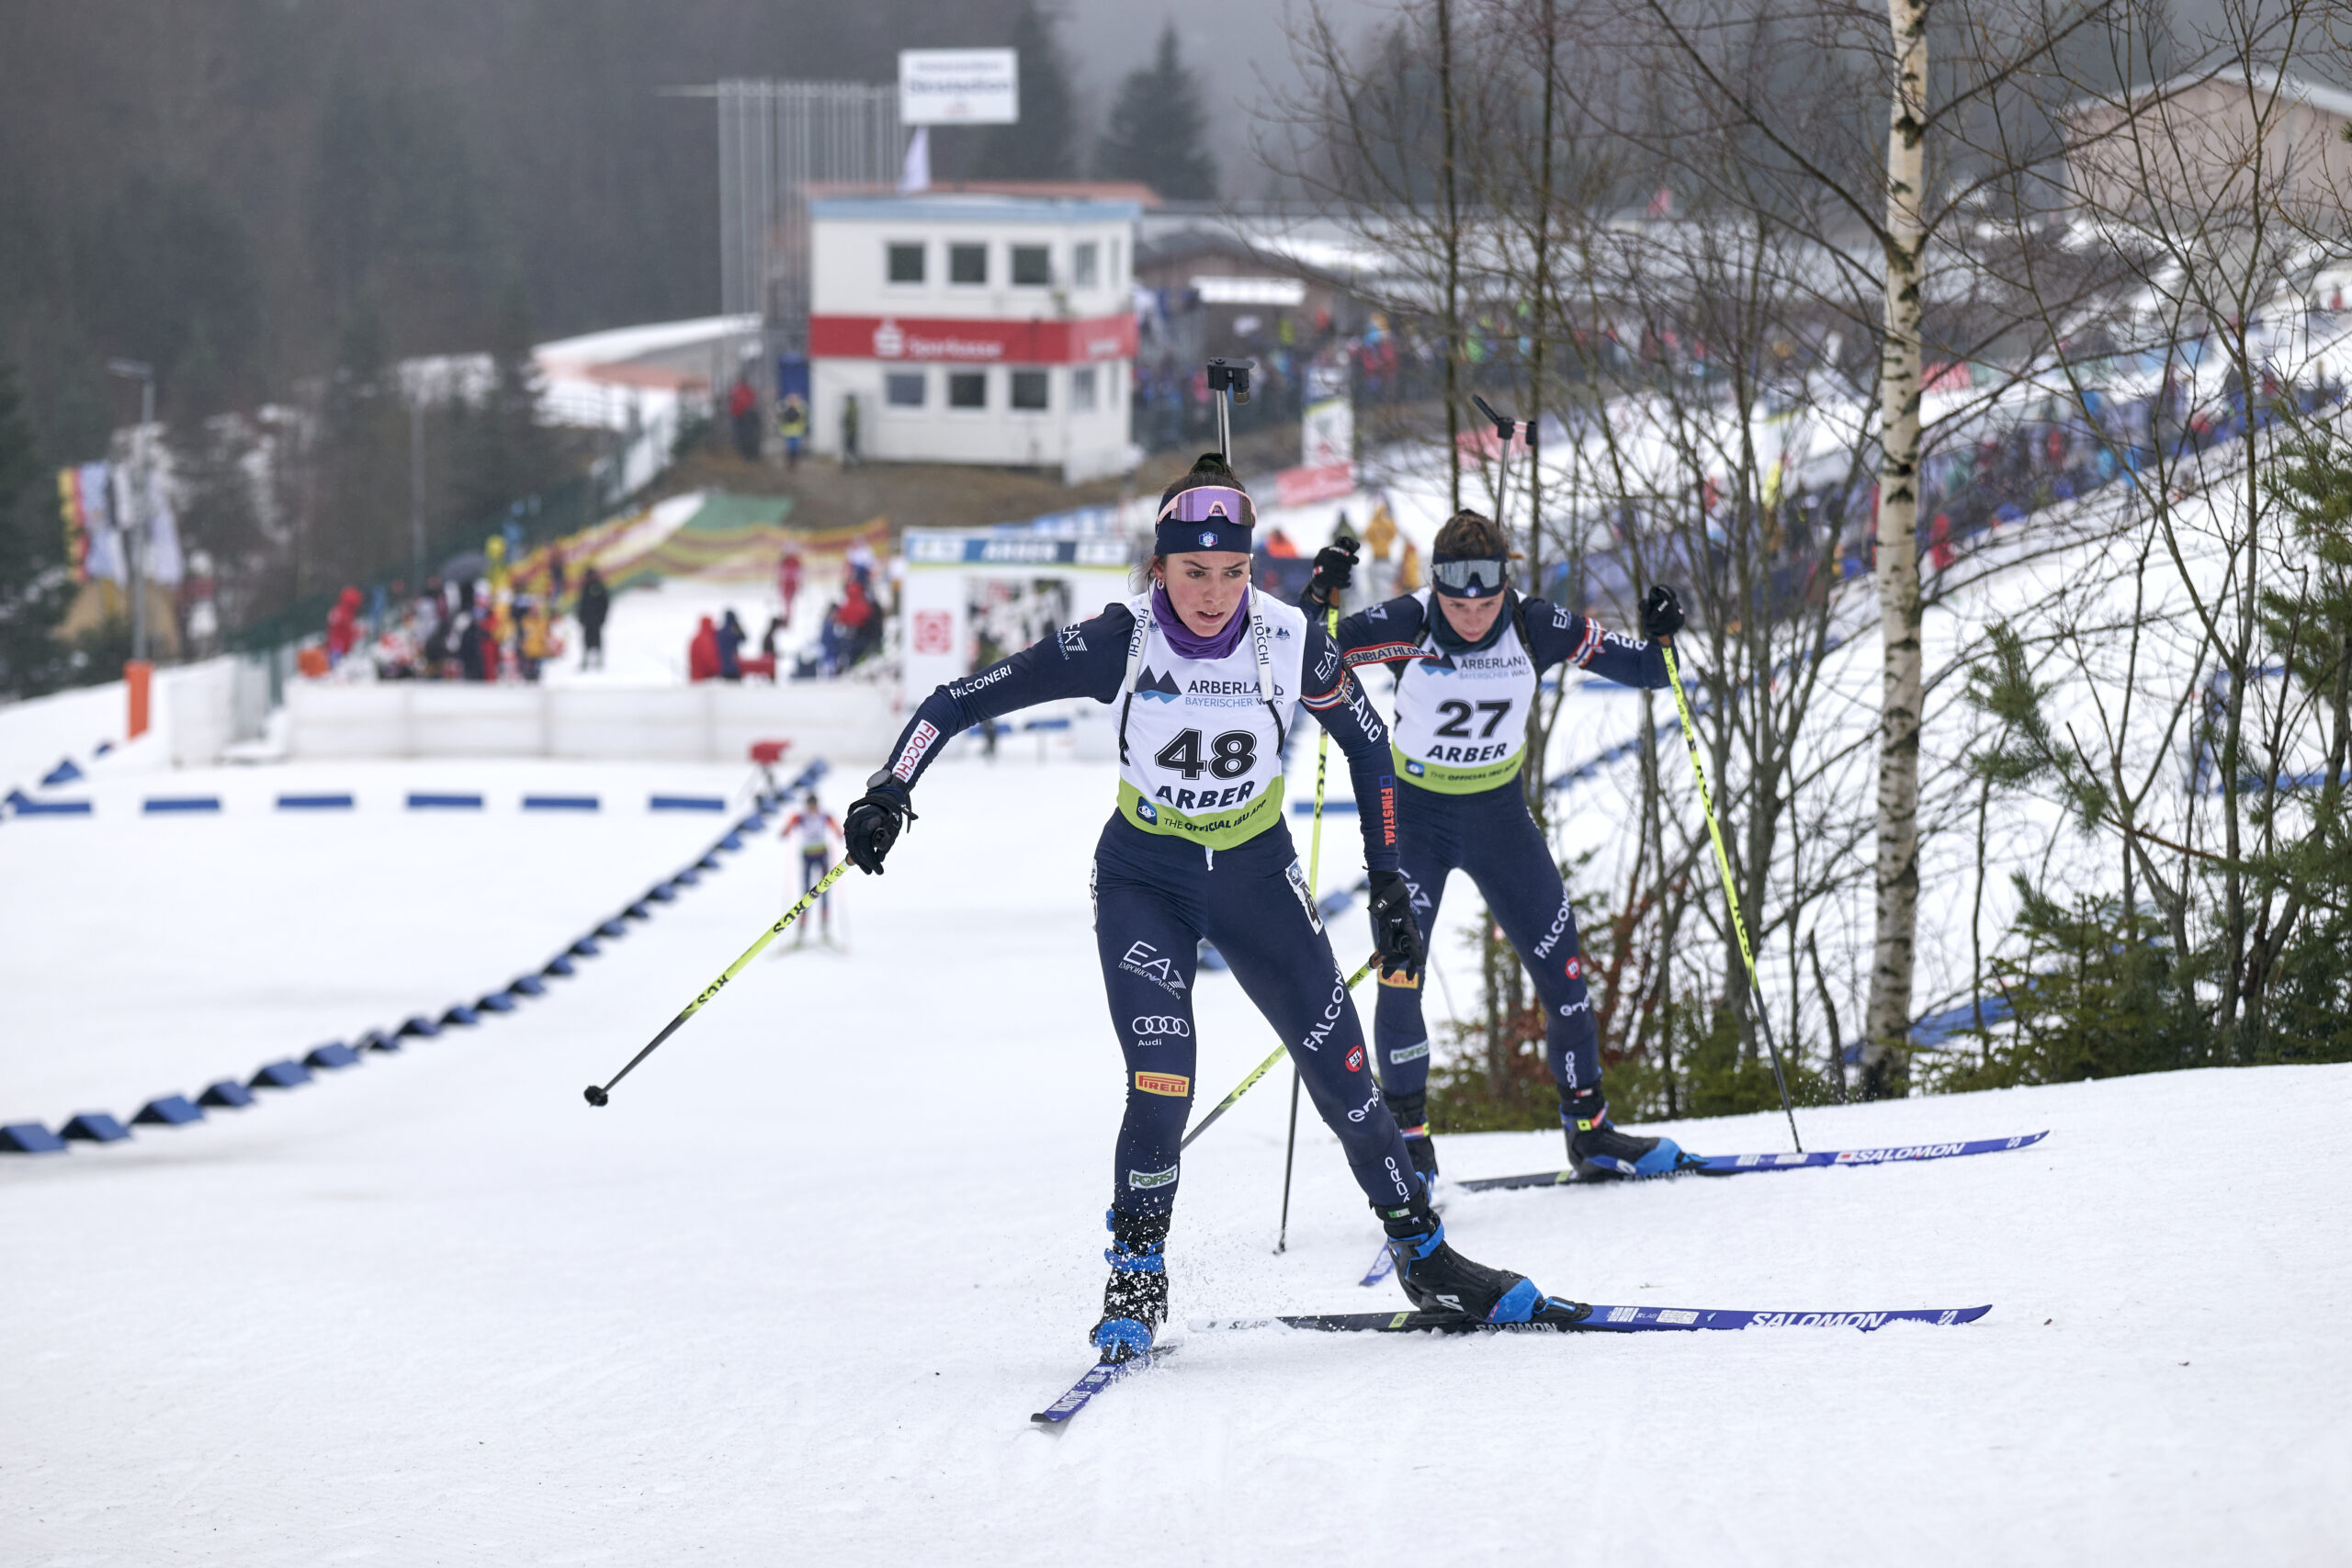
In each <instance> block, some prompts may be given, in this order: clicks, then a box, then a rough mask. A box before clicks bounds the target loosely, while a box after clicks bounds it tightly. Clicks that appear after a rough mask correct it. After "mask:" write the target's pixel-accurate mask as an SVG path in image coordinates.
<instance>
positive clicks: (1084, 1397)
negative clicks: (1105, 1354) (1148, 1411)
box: [1029, 1345, 1176, 1427]
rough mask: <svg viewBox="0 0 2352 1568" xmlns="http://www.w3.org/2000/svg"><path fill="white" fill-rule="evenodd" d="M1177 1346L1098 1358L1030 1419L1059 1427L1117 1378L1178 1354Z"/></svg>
mask: <svg viewBox="0 0 2352 1568" xmlns="http://www.w3.org/2000/svg"><path fill="white" fill-rule="evenodd" d="M1175 1350H1176V1347H1174V1346H1173V1345H1162V1346H1159V1347H1156V1348H1153V1349H1150V1350H1148V1351H1146V1352H1145V1353H1144V1354H1142V1355H1140V1356H1136V1357H1135V1358H1133V1359H1129V1360H1125V1361H1097V1362H1095V1363H1094V1365H1093V1366H1092V1367H1091V1368H1089V1369H1088V1370H1087V1373H1086V1375H1085V1376H1084V1377H1082V1378H1080V1379H1079V1380H1078V1381H1077V1382H1074V1383H1072V1384H1070V1385H1069V1393H1065V1394H1063V1395H1062V1396H1061V1397H1060V1398H1059V1399H1057V1400H1055V1401H1054V1402H1053V1403H1052V1404H1048V1405H1046V1408H1044V1409H1043V1410H1040V1411H1038V1412H1036V1413H1035V1415H1033V1416H1030V1417H1029V1419H1030V1420H1032V1421H1035V1422H1036V1423H1037V1424H1038V1425H1040V1426H1043V1427H1058V1426H1060V1425H1061V1424H1062V1423H1063V1422H1065V1421H1067V1420H1069V1418H1070V1417H1071V1416H1075V1415H1077V1414H1078V1413H1079V1412H1080V1411H1081V1410H1083V1409H1085V1408H1086V1404H1087V1401H1089V1400H1091V1399H1092V1398H1093V1397H1094V1396H1095V1395H1096V1394H1098V1393H1102V1392H1103V1390H1104V1389H1106V1388H1109V1387H1110V1386H1111V1385H1112V1384H1113V1383H1114V1382H1118V1381H1119V1380H1120V1379H1121V1378H1123V1377H1125V1376H1126V1375H1127V1374H1128V1373H1130V1372H1139V1371H1143V1370H1144V1369H1145V1368H1146V1367H1148V1366H1150V1365H1151V1364H1152V1363H1154V1362H1155V1361H1159V1360H1160V1359H1164V1358H1166V1357H1168V1356H1171V1355H1173V1354H1175Z"/></svg>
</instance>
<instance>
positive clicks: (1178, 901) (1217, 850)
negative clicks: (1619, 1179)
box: [842, 454, 1549, 1361]
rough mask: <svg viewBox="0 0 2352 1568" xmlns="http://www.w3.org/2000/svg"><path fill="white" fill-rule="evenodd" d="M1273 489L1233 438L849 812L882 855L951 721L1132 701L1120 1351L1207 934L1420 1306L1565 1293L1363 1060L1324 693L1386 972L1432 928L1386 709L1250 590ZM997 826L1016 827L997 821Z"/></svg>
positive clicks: (1123, 723)
mask: <svg viewBox="0 0 2352 1568" xmlns="http://www.w3.org/2000/svg"><path fill="white" fill-rule="evenodd" d="M1255 520H1256V509H1255V507H1254V506H1253V505H1252V503H1251V502H1250V497H1249V495H1248V494H1247V493H1246V492H1245V491H1242V490H1241V488H1240V487H1239V484H1238V481H1237V480H1236V479H1234V477H1233V472H1232V470H1231V469H1230V468H1227V467H1226V465H1225V463H1224V462H1223V460H1222V459H1220V458H1218V457H1216V456H1215V455H1214V454H1211V455H1209V456H1206V457H1202V458H1201V459H1199V460H1198V461H1197V462H1195V463H1194V464H1193V468H1192V471H1191V472H1190V473H1188V474H1186V475H1185V476H1184V477H1182V479H1178V480H1176V482H1175V483H1173V484H1171V485H1170V486H1169V487H1168V489H1167V490H1166V491H1164V492H1162V494H1161V497H1160V506H1159V522H1158V526H1157V529H1156V534H1155V550H1156V553H1155V554H1154V556H1153V557H1152V559H1151V562H1150V566H1149V569H1148V570H1149V578H1150V589H1149V591H1148V592H1145V593H1142V594H1139V595H1137V596H1136V597H1135V598H1133V599H1130V600H1128V601H1127V602H1126V603H1125V604H1111V605H1108V606H1106V607H1105V608H1104V609H1103V613H1102V614H1101V615H1096V616H1095V617H1094V618H1092V619H1091V620H1088V621H1081V622H1080V623H1079V624H1078V625H1076V626H1069V627H1068V628H1066V629H1064V630H1063V631H1061V632H1059V633H1058V634H1057V635H1056V636H1053V637H1046V638H1045V639H1043V640H1041V641H1039V642H1037V643H1035V645H1033V646H1032V647H1029V648H1026V649H1023V650H1022V651H1021V652H1019V653H1016V654H1014V655H1012V658H1010V659H1007V660H1002V661H1001V662H1000V663H998V664H996V665H993V666H991V667H990V668H989V669H987V670H984V671H980V672H979V673H978V674H976V675H970V676H967V677H965V678H964V679H962V680H960V681H951V682H948V683H947V684H945V685H944V686H941V687H940V688H938V689H937V690H936V691H934V692H933V694H931V695H930V696H929V697H928V698H926V699H925V700H924V702H923V704H922V706H921V707H920V708H918V709H917V710H916V712H915V714H914V716H913V717H912V718H911V719H910V720H909V722H908V724H907V728H906V729H905V730H904V732H902V733H901V734H900V736H899V742H898V745H897V746H896V747H895V748H894V749H893V750H892V751H891V754H890V760H889V761H888V764H887V765H886V766H884V767H883V768H882V769H881V770H880V771H879V772H877V773H875V774H874V776H873V777H872V778H870V779H868V780H867V781H866V793H865V795H862V796H860V797H859V798H858V800H857V801H856V803H855V804H854V805H853V806H852V807H850V809H849V814H848V817H847V819H846V824H845V828H844V830H843V835H842V837H843V841H844V844H845V847H846V848H847V851H848V853H849V857H850V859H851V860H852V861H853V862H854V863H856V864H857V865H858V866H860V867H861V868H863V869H864V870H865V871H867V872H879V871H880V870H881V869H882V863H883V857H884V856H885V855H886V854H888V852H889V850H890V846H891V845H892V844H893V843H894V842H896V841H897V839H898V836H899V830H900V828H901V826H902V825H903V824H904V823H906V822H907V821H909V820H910V819H911V818H912V817H913V815H914V813H913V811H912V809H911V807H910V792H911V790H912V788H913V785H914V784H915V783H916V781H917V780H918V779H920V778H921V777H922V771H923V769H924V768H925V767H926V766H927V765H928V764H929V763H930V762H931V761H933V758H934V757H935V755H936V754H937V752H938V750H939V749H940V748H941V747H942V746H943V745H944V743H945V742H946V741H947V740H948V739H950V738H951V737H954V736H956V735H959V734H961V733H963V732H964V731H965V730H967V729H969V728H972V727H974V726H975V725H978V724H979V723H980V722H981V721H982V720H984V719H987V718H991V717H1001V716H1003V715H1005V714H1008V713H1012V712H1013V711H1014V710H1016V709H1019V708H1023V707H1027V706H1030V705H1034V704H1037V703H1043V702H1050V701H1053V700H1056V699H1058V698H1069V697H1079V696H1086V697H1092V698H1093V699H1094V700H1095V701H1096V702H1099V703H1103V704H1106V705H1110V704H1115V705H1116V711H1117V715H1118V729H1119V755H1120V759H1121V761H1120V766H1119V792H1118V808H1117V810H1116V811H1115V812H1114V815H1113V817H1112V818H1111V820H1110V822H1109V823H1108V824H1107V825H1105V826H1104V828H1103V835H1102V838H1101V840H1100V841H1099V842H1098V843H1097V844H1096V846H1095V852H1094V931H1095V943H1096V948H1097V952H1098V954H1099V956H1100V959H1101V962H1102V965H1103V985H1104V988H1105V989H1106V990H1107V991H1108V992H1109V996H1110V1003H1111V1019H1112V1024H1113V1027H1114V1030H1115V1031H1116V1032H1117V1034H1118V1038H1119V1045H1120V1049H1121V1050H1122V1051H1123V1052H1124V1053H1125V1056H1126V1067H1127V1095H1126V1114H1125V1119H1124V1121H1123V1122H1121V1124H1120V1129H1119V1141H1118V1161H1117V1165H1116V1167H1115V1168H1114V1169H1115V1173H1116V1174H1115V1176H1114V1189H1113V1195H1112V1200H1111V1212H1110V1213H1109V1215H1108V1216H1107V1219H1108V1223H1109V1226H1110V1230H1111V1247H1110V1249H1109V1250H1108V1252H1106V1253H1105V1254H1104V1256H1105V1258H1108V1260H1109V1261H1110V1264H1111V1277H1110V1282H1109V1284H1108V1285H1107V1286H1105V1288H1104V1290H1103V1315H1102V1318H1101V1320H1100V1321H1099V1322H1097V1323H1096V1325H1095V1326H1094V1330H1093V1334H1092V1339H1093V1342H1094V1344H1095V1346H1096V1347H1097V1348H1098V1349H1099V1350H1100V1351H1101V1352H1102V1355H1103V1359H1105V1360H1111V1361H1124V1360H1126V1359H1130V1358H1132V1357H1134V1356H1136V1355H1138V1354H1141V1353H1143V1352H1145V1351H1147V1350H1148V1348H1150V1346H1151V1343H1152V1337H1153V1334H1154V1331H1155V1330H1156V1329H1157V1328H1158V1327H1159V1325H1160V1324H1161V1323H1162V1322H1163V1321H1165V1319H1166V1317H1167V1312H1168V1279H1167V1275H1166V1273H1165V1271H1164V1265H1163V1262H1162V1257H1161V1247H1162V1246H1163V1244H1164V1243H1165V1242H1166V1239H1167V1235H1168V1225H1169V1219H1170V1213H1172V1211H1173V1208H1174V1205H1175V1198H1176V1186H1177V1178H1178V1174H1179V1170H1178V1149H1179V1145H1180V1142H1181V1139H1182V1134H1183V1130H1184V1123H1185V1121H1186V1119H1187V1117H1188V1115H1189V1113H1190V1111H1191V1108H1192V1104H1193V1065H1194V1052H1195V1048H1196V1045H1197V1040H1196V1038H1195V1035H1194V1031H1193V1001H1192V993H1193V977H1194V957H1193V955H1194V953H1195V951H1196V949H1197V947H1198V944H1199V942H1200V940H1201V939H1202V938H1203V937H1206V938H1208V939H1209V940H1210V941H1212V942H1216V945H1217V949H1218V951H1219V952H1221V953H1224V954H1225V956H1226V959H1227V962H1228V963H1229V964H1231V966H1232V971H1233V976H1234V977H1235V979H1237V980H1238V981H1239V982H1240V984H1241V987H1242V989H1243V990H1244V991H1245V992H1246V993H1247V994H1248V995H1249V997H1250V1000H1251V1001H1253V1002H1254V1003H1256V1004H1257V1006H1258V1009H1259V1010H1260V1011H1261V1012H1262V1013H1263V1014H1264V1015H1265V1017H1266V1019H1267V1021H1268V1022H1270V1023H1272V1025H1273V1026H1274V1029H1275V1032H1276V1033H1277V1034H1278V1035H1279V1037H1280V1038H1282V1039H1283V1040H1285V1041H1287V1042H1288V1043H1289V1044H1290V1050H1291V1056H1292V1060H1293V1061H1295V1063H1296V1064H1297V1065H1298V1069H1299V1072H1300V1075H1301V1077H1302V1078H1303V1080H1304V1082H1305V1084H1306V1089H1307V1092H1308V1094H1309V1095H1310V1096H1311V1097H1312V1098H1313V1100H1314V1101H1315V1108H1316V1111H1317V1112H1318V1113H1319V1114H1320V1115H1321V1116H1322V1118H1323V1120H1324V1122H1325V1124H1326V1125H1328V1126H1329V1128H1330V1129H1331V1131H1332V1132H1333V1133H1335V1134H1338V1136H1339V1139H1340V1146H1341V1148H1342V1149H1343V1150H1344V1152H1345V1154H1346V1156H1347V1160H1348V1164H1349V1166H1350V1168H1351V1169H1352V1170H1353V1172H1354V1175H1355V1178H1356V1181H1357V1183H1358V1185H1359V1186H1361V1187H1362V1188H1363V1191H1364V1194H1365V1196H1366V1197H1368V1198H1369V1199H1370V1200H1371V1201H1372V1206H1373V1210H1374V1213H1377V1214H1378V1215H1379V1216H1380V1219H1381V1223H1382V1225H1383V1227H1384V1228H1385V1230H1386V1232H1387V1234H1388V1238H1389V1241H1388V1245H1389V1247H1390V1248H1391V1249H1392V1250H1393V1251H1394V1252H1395V1254H1396V1256H1397V1279H1398V1281H1399V1283H1401V1284H1402V1285H1403V1286H1404V1289H1405V1292H1406V1294H1407V1295H1408V1297H1410V1298H1411V1300H1412V1302H1413V1303H1414V1304H1415V1305H1416V1306H1418V1307H1421V1308H1424V1309H1426V1310H1432V1311H1448V1312H1460V1313H1464V1314H1468V1315H1469V1316H1472V1317H1475V1318H1479V1319H1483V1320H1486V1321H1490V1322H1496V1323H1520V1322H1525V1321H1528V1320H1530V1319H1531V1318H1533V1317H1535V1316H1536V1315H1538V1314H1543V1313H1544V1312H1545V1311H1546V1310H1547V1307H1548V1305H1549V1299H1548V1298H1547V1297H1545V1296H1544V1293H1543V1292H1542V1291H1540V1290H1538V1289H1537V1288H1536V1287H1535V1286H1534V1284H1532V1282H1531V1281H1529V1280H1526V1279H1525V1278H1523V1277H1522V1276H1521V1275H1518V1274H1514V1273H1510V1272H1509V1271H1507V1270H1503V1269H1488V1268H1486V1267H1484V1266H1482V1265H1480V1264H1476V1263H1473V1262H1471V1261H1470V1260H1469V1259H1467V1258H1464V1257H1462V1256H1461V1255H1460V1254H1459V1253H1456V1252H1455V1251H1454V1250H1453V1248H1452V1247H1449V1246H1447V1245H1446V1241H1445V1230H1444V1227H1443V1225H1442V1224H1440V1223H1439V1221H1438V1219H1437V1216H1436V1214H1435V1213H1433V1212H1432V1211H1431V1210H1430V1202H1429V1195H1428V1193H1427V1192H1426V1191H1425V1190H1423V1188H1422V1184H1421V1183H1420V1182H1419V1180H1417V1179H1415V1178H1414V1177H1413V1175H1412V1165H1411V1157H1410V1156H1408V1154H1407V1153H1406V1150H1405V1145H1404V1139H1403V1137H1402V1136H1401V1135H1400V1134H1398V1132H1397V1124H1396V1122H1393V1121H1392V1120H1390V1118H1389V1115H1388V1111H1387V1110H1386V1108H1385V1106H1384V1105H1383V1104H1382V1102H1381V1096H1380V1090H1379V1088H1378V1086H1377V1084H1376V1083H1375V1082H1374V1078H1373V1076H1372V1074H1371V1073H1370V1072H1369V1071H1368V1070H1367V1069H1366V1064H1365V1062H1364V1047H1363V1028H1362V1026H1361V1025H1360V1024H1359V1023H1358V1021H1357V1019H1356V1011H1355V1005H1354V1003H1353V1001H1352V1000H1351V998H1349V996H1348V992H1347V987H1346V982H1345V979H1344V978H1343V976H1342V973H1341V971H1340V967H1339V965H1338V964H1336V963H1335V962H1334V961H1333V959H1332V955H1331V944H1330V942H1329V940H1328V939H1327V938H1326V937H1325V935H1324V932H1323V923H1322V919H1321V918H1320V916H1319V915H1318V914H1317V911H1316V908H1315V904H1314V900H1313V899H1312V898H1311V897H1309V895H1308V892H1307V888H1306V876H1305V875H1304V874H1303V873H1302V872H1301V871H1300V869H1299V864H1298V856H1297V853H1296V852H1295V850H1294V849H1293V848H1292V845H1291V838H1290V830H1289V829H1288V828H1287V827H1286V826H1285V825H1284V824H1283V772H1282V769H1283V761H1282V758H1283V741H1284V740H1285V739H1288V737H1289V734H1290V730H1291V728H1292V726H1293V724H1294V722H1295V719H1296V717H1297V710H1298V707H1299V705H1300V704H1302V703H1304V704H1305V705H1306V708H1307V710H1308V711H1309V712H1311V713H1312V714H1314V716H1316V718H1317V721H1318V722H1319V723H1321V724H1322V725H1323V727H1324V728H1326V729H1327V730H1329V732H1330V733H1331V735H1332V736H1333V737H1334V738H1335V739H1338V740H1339V742H1340V748H1341V749H1342V750H1344V751H1345V752H1346V754H1347V759H1348V768H1349V773H1350V774H1351V777H1352V779H1353V781H1354V786H1355V795H1356V800H1357V803H1358V807H1359V810H1360V812H1361V822H1362V825H1363V835H1364V858H1365V863H1366V864H1367V865H1369V866H1370V868H1371V874H1372V928H1373V937H1374V943H1375V945H1376V947H1377V949H1378V952H1379V955H1380V959H1381V963H1382V964H1383V965H1384V967H1385V968H1386V969H1389V970H1395V971H1398V972H1402V973H1407V974H1413V973H1418V972H1419V969H1420V966H1421V963H1422V960H1423V956H1424V955H1423V950H1422V945H1421V940H1420V931H1419V927H1418V926H1416V925H1415V924H1414V922H1413V919H1412V913H1411V908H1410V904H1409V894H1408V889H1407V887H1406V885H1405V880H1404V878H1403V877H1402V876H1400V875H1399V874H1397V847H1396V832H1395V829H1394V826H1393V824H1394V821H1395V811H1396V799H1395V796H1396V784H1395V781H1394V779H1393V778H1392V777H1391V776H1390V774H1389V766H1390V764H1389V761H1388V756H1387V750H1386V745H1385V742H1386V740H1387V735H1386V732H1385V730H1384V729H1383V728H1382V726H1381V723H1380V717H1379V716H1378V715H1377V714H1376V713H1374V711H1373V708H1372V705H1371V704H1370V703H1369V702H1367V701H1366V700H1365V699H1364V696H1363V693H1362V692H1361V691H1360V690H1359V689H1358V688H1357V686H1356V684H1355V682H1353V680H1351V678H1350V676H1349V674H1348V672H1347V670H1346V668H1345V666H1344V665H1343V664H1342V662H1341V660H1340V652H1339V649H1336V648H1334V647H1333V646H1332V644H1331V643H1330V641H1329V638H1328V637H1325V635H1324V633H1323V631H1322V628H1320V627H1319V626H1310V625H1309V624H1308V622H1307V620H1306V617H1305V616H1304V615H1300V613H1299V612H1298V611H1297V609H1295V607H1293V606H1292V605H1289V604H1283V603H1281V602H1280V601H1278V600H1274V599H1272V598H1269V597H1267V596H1266V595H1265V594H1263V593H1261V592H1254V591H1252V590H1251V589H1250V586H1249V575H1250V530H1251V526H1252V525H1253V523H1254V522H1255ZM998 826H1001V824H1000V825H998Z"/></svg>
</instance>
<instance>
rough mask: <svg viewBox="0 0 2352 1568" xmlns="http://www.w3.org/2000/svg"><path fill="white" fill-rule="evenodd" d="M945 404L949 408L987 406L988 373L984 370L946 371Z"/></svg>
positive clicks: (979, 407) (980, 407) (981, 407)
mask: <svg viewBox="0 0 2352 1568" xmlns="http://www.w3.org/2000/svg"><path fill="white" fill-rule="evenodd" d="M947 406H948V407H949V408H951V409H984V408H986V407H988V406H989V373H988V372H987V371H985V370H951V371H949V372H948V373H947Z"/></svg>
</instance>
